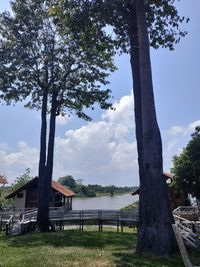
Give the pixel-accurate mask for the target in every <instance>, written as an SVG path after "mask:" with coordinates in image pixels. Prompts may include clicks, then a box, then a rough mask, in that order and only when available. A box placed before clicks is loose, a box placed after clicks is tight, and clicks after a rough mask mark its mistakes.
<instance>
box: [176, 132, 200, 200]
mask: <svg viewBox="0 0 200 267" xmlns="http://www.w3.org/2000/svg"><path fill="white" fill-rule="evenodd" d="M172 173H173V174H174V176H175V179H174V186H176V188H177V189H178V190H179V191H182V192H184V193H190V194H192V195H193V196H194V197H197V198H200V127H196V129H195V132H194V133H193V134H192V139H191V140H190V141H189V143H188V145H187V146H186V148H184V149H183V152H182V153H181V154H180V155H179V156H174V158H173V168H172Z"/></svg>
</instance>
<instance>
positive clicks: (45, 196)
mask: <svg viewBox="0 0 200 267" xmlns="http://www.w3.org/2000/svg"><path fill="white" fill-rule="evenodd" d="M56 108H57V93H55V92H54V93H53V95H52V104H51V115H50V127H49V140H48V152H47V159H46V139H45V146H44V144H43V145H42V148H43V149H45V154H44V151H43V153H40V156H41V155H42V158H40V163H41V169H40V168H39V171H41V177H42V178H39V182H38V194H39V202H38V222H37V223H38V231H40V232H47V231H49V226H50V222H49V200H50V192H51V181H52V171H53V151H54V139H55V123H56ZM43 116H44V114H43ZM43 120H44V118H43ZM43 120H42V122H43V123H44V121H43ZM41 133H43V134H44V129H43V131H41ZM45 134H46V132H45ZM41 140H42V141H43V142H44V136H43V139H41ZM44 159H45V160H44ZM42 164H44V166H45V167H44V169H42ZM40 192H41V193H40Z"/></svg>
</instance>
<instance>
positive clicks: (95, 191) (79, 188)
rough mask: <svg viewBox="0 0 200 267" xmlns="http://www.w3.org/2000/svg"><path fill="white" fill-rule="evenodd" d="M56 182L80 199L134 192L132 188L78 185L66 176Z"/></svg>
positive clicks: (70, 177)
mask: <svg viewBox="0 0 200 267" xmlns="http://www.w3.org/2000/svg"><path fill="white" fill-rule="evenodd" d="M58 182H59V183H60V184H62V185H64V186H66V187H68V188H69V189H71V190H72V191H74V192H75V193H76V194H77V196H80V197H96V196H99V195H111V196H113V195H114V194H123V193H129V192H132V191H133V190H134V187H128V186H124V187H117V186H115V185H108V186H101V185H98V184H94V185H92V184H88V185H83V184H80V183H77V182H76V180H75V179H74V178H73V176H71V175H67V176H64V177H60V178H59V179H58Z"/></svg>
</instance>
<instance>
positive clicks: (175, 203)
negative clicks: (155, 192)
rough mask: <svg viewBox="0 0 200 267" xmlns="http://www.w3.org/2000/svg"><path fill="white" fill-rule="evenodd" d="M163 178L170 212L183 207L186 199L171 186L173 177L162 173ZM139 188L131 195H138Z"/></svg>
mask: <svg viewBox="0 0 200 267" xmlns="http://www.w3.org/2000/svg"><path fill="white" fill-rule="evenodd" d="M163 178H164V179H165V180H166V185H167V190H168V197H169V201H170V206H171V208H172V210H174V209H176V208H177V207H179V206H185V204H186V200H188V199H187V197H184V196H183V194H181V193H179V192H177V191H176V189H175V188H174V187H173V186H172V181H173V179H174V178H173V175H172V174H171V173H167V172H163ZM139 193H140V188H139V187H138V188H136V190H135V191H134V192H133V193H132V195H133V196H134V195H139Z"/></svg>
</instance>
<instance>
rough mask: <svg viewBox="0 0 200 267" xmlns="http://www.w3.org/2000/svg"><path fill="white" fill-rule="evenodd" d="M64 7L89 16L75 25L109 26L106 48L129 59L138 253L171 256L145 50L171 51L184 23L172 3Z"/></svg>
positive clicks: (102, 1)
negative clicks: (137, 191) (97, 23)
mask: <svg viewBox="0 0 200 267" xmlns="http://www.w3.org/2000/svg"><path fill="white" fill-rule="evenodd" d="M60 2H63V1H60ZM64 2H65V3H66V5H67V4H69V3H71V2H73V3H74V4H77V5H79V4H82V5H83V8H82V10H83V11H84V12H86V13H87V12H88V13H87V14H89V15H84V14H83V15H82V16H81V15H80V14H78V16H75V15H74V16H73V17H74V20H75V21H78V20H80V18H83V19H84V24H86V23H87V22H88V23H90V20H91V18H93V19H94V20H95V21H101V23H100V26H101V28H102V29H104V28H105V26H106V25H110V26H112V27H113V31H114V33H115V34H114V35H112V36H110V43H112V44H115V45H116V48H117V49H120V50H121V52H126V53H130V59H131V68H132V75H133V92H134V101H135V102H134V103H135V121H136V139H137V149H138V163H139V176H140V206H139V215H140V219H139V226H138V239H137V252H138V253H142V252H150V253H154V254H158V255H165V256H166V255H170V254H171V252H172V247H173V244H172V239H173V238H172V235H173V232H172V228H171V223H172V221H173V217H172V214H171V211H170V206H169V201H168V196H167V190H166V183H165V180H164V179H163V175H162V172H163V170H162V168H163V167H162V142H161V136H160V130H159V127H158V124H157V119H156V110H155V104H154V94H153V83H152V74H151V62H150V53H149V46H150V45H151V46H152V47H154V48H158V47H160V46H162V47H168V48H169V49H171V50H172V49H173V48H174V43H178V42H179V40H180V37H182V36H185V34H186V32H184V31H181V30H180V29H179V25H180V23H182V22H183V21H184V18H181V17H180V16H179V15H178V12H177V9H176V8H175V6H174V0H164V1H155V0H149V1H144V0H134V1H133V0H127V1H121V0H115V1H110V0H93V1H90V0H88V1H78V0H74V1H64ZM84 12H83V13H84ZM81 14H82V13H81ZM87 17H88V18H87ZM74 25H77V23H74Z"/></svg>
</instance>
